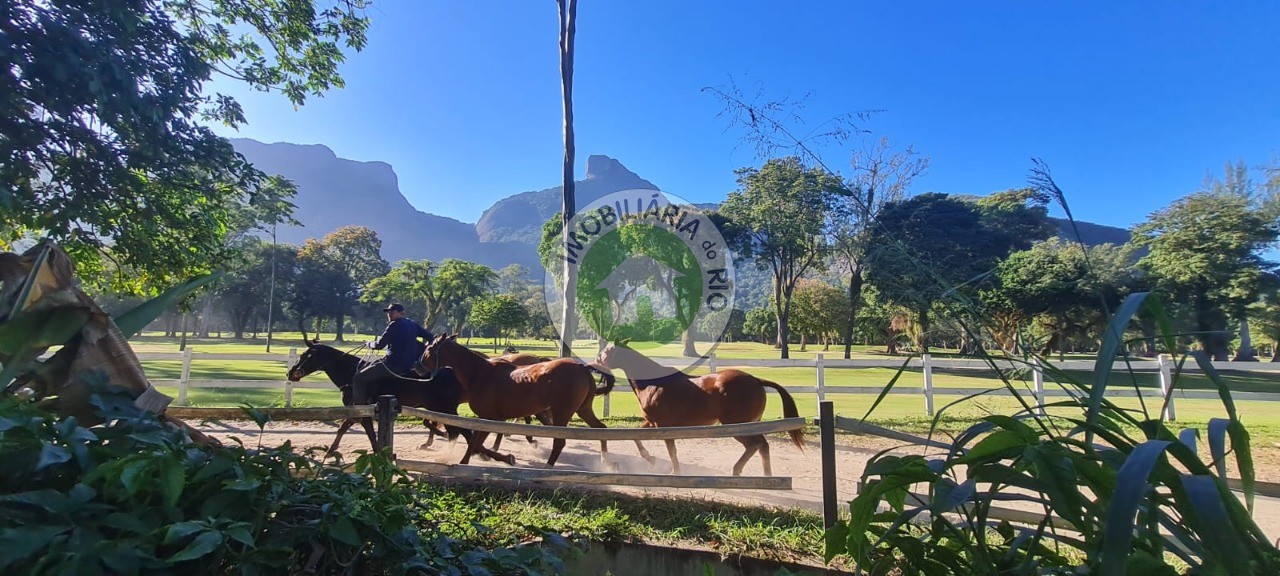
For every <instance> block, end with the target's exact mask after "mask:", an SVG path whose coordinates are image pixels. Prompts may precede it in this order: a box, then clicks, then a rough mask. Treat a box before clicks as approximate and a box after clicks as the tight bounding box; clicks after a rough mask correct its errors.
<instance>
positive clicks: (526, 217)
mask: <svg viewBox="0 0 1280 576" xmlns="http://www.w3.org/2000/svg"><path fill="white" fill-rule="evenodd" d="M563 189H564V187H563V186H556V187H555V188H547V189H546V190H539V191H537V192H522V193H520V194H516V195H515V196H508V197H506V198H503V199H502V200H499V201H497V202H495V203H494V204H493V206H491V207H489V209H488V210H485V211H484V214H482V215H481V216H480V221H479V222H477V223H476V234H477V235H478V236H479V238H480V240H482V241H484V242H502V241H513V242H526V243H530V244H533V245H534V246H537V244H538V242H539V241H541V240H542V224H543V223H544V222H546V221H547V220H548V219H550V218H551V217H552V216H555V215H556V214H557V213H559V212H560V205H561V199H560V195H561V194H562V193H563ZM633 189H640V190H657V189H658V187H657V186H654V185H653V183H651V182H649V181H648V180H645V179H644V178H641V177H639V176H637V175H636V174H635V172H632V171H630V170H628V169H627V167H626V166H623V165H622V163H621V162H619V161H617V160H614V159H613V158H610V157H608V156H590V157H588V158H587V177H586V179H583V180H579V181H577V183H576V185H575V186H574V200H575V201H576V203H577V205H578V206H585V205H587V204H590V203H591V201H592V200H595V199H597V198H600V197H601V196H604V195H606V194H610V193H612V192H618V191H621V190H633Z"/></svg>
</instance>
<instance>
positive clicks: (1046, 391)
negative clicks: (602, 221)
mask: <svg viewBox="0 0 1280 576" xmlns="http://www.w3.org/2000/svg"><path fill="white" fill-rule="evenodd" d="M138 358H139V359H141V360H163V361H174V360H180V361H181V362H182V371H181V377H180V378H179V379H178V380H152V383H153V384H155V385H158V386H176V387H177V388H178V398H177V400H176V404H177V405H179V406H184V405H186V404H187V395H188V391H189V390H190V389H191V388H259V389H279V388H283V389H284V403H285V406H286V407H292V406H293V391H294V390H295V389H298V388H305V389H322V390H332V389H333V385H332V384H330V383H328V382H289V381H287V380H192V379H191V364H192V362H199V361H225V360H239V361H259V362H280V363H281V364H282V367H281V374H282V375H283V374H284V373H285V371H287V370H288V369H289V368H290V367H292V366H293V365H294V364H295V363H297V361H298V351H297V349H296V348H290V349H289V353H288V354H216V353H200V352H195V351H194V350H193V349H192V348H187V350H186V351H184V352H160V353H156V352H148V353H141V354H138ZM656 360H657V361H658V362H659V363H661V364H664V365H668V366H684V365H686V364H687V360H686V359H681V358H657V359H656ZM1094 364H1095V363H1094V362H1093V361H1092V360H1066V361H1062V362H1056V363H1054V364H1053V367H1052V369H1053V370H1064V371H1091V370H1093V368H1094ZM702 365H704V366H706V367H707V368H708V369H709V370H710V371H712V372H715V371H717V370H720V369H724V368H739V367H741V368H751V367H758V368H812V369H813V370H814V384H813V386H784V388H786V390H787V391H788V392H791V393H793V394H816V395H817V403H818V404H821V403H822V401H823V400H825V399H826V397H827V395H828V394H871V395H876V394H880V392H881V391H882V390H883V387H882V386H832V385H829V384H828V382H829V381H831V380H832V379H833V378H832V377H833V376H834V377H836V378H837V379H838V375H839V372H840V371H841V370H843V369H857V368H893V369H898V368H901V367H903V366H904V365H905V366H906V368H907V369H908V370H911V371H912V372H913V373H915V372H917V371H918V372H919V380H917V382H919V383H920V385H918V386H916V385H896V386H894V388H893V390H891V391H890V394H896V395H902V394H906V395H919V396H922V397H923V404H924V406H923V407H924V413H925V414H926V415H929V416H932V415H933V414H934V397H935V396H969V395H973V394H982V393H985V394H987V395H989V396H1009V395H1011V393H1010V391H1009V390H1008V389H1006V388H957V387H950V386H943V387H935V386H934V384H933V380H934V371H935V370H948V371H960V370H992V369H993V368H994V369H997V370H1000V371H1002V372H1014V373H1015V376H1017V377H1027V376H1029V377H1030V381H1031V383H1032V385H1031V387H1030V388H1028V389H1027V393H1029V394H1031V395H1032V396H1034V397H1035V398H1036V403H1037V405H1039V406H1041V407H1042V409H1043V406H1044V405H1045V403H1046V400H1047V399H1048V398H1063V397H1069V396H1072V395H1073V394H1074V392H1073V391H1070V390H1067V389H1065V388H1061V387H1059V388H1045V384H1044V382H1045V379H1044V372H1045V369H1044V367H1042V366H1040V365H1039V364H1029V363H1026V362H1021V361H1013V360H1004V359H999V360H997V359H993V360H991V361H987V360H980V359H971V358H934V357H932V356H930V355H929V354H924V355H921V356H918V357H913V358H910V359H893V358H884V359H880V358H866V359H856V360H845V359H827V358H824V355H823V354H821V353H818V354H816V355H815V357H814V358H812V359H810V358H803V359H801V358H792V359H787V360H779V359H769V360H759V359H736V358H717V357H716V356H715V354H711V355H710V356H708V357H707V358H706V359H705V360H704V361H703V363H702ZM1173 366H1174V362H1173V360H1172V358H1170V357H1169V356H1168V355H1161V356H1159V357H1157V358H1156V359H1154V360H1152V359H1120V360H1117V361H1116V363H1115V365H1114V369H1115V370H1117V371H1121V370H1129V369H1132V370H1134V371H1137V372H1155V373H1158V375H1159V383H1160V387H1159V388H1143V389H1141V393H1142V395H1143V396H1144V397H1151V398H1162V397H1163V396H1164V395H1165V394H1167V393H1168V392H1169V388H1170V387H1171V386H1172V385H1173ZM1214 367H1215V368H1217V369H1218V370H1233V371H1240V372H1251V373H1264V374H1271V375H1274V376H1275V377H1276V384H1277V392H1275V393H1271V392H1232V397H1234V398H1235V399H1236V400H1256V401H1267V402H1280V362H1218V363H1215V364H1214ZM832 370H834V371H835V373H829V372H831V371H832ZM1182 370H1183V371H1184V372H1199V371H1200V369H1199V367H1198V366H1197V365H1195V363H1194V362H1190V361H1189V362H1187V363H1185V364H1184V365H1183V367H1182ZM613 391H614V393H615V394H616V393H627V394H629V393H631V389H630V387H629V386H627V384H626V382H625V381H623V382H619V383H618V385H617V386H616V387H614V390H613ZM1137 394H1138V392H1137V391H1135V390H1134V389H1133V388H1132V387H1127V386H1113V387H1111V388H1110V389H1108V391H1107V396H1108V397H1111V398H1125V397H1135V396H1137ZM1217 397H1218V393H1217V392H1216V391H1213V390H1178V391H1176V392H1175V393H1174V394H1173V395H1172V396H1171V399H1170V401H1169V406H1168V409H1167V411H1166V413H1165V414H1164V416H1165V418H1166V419H1168V420H1174V419H1175V417H1176V406H1175V399H1184V400H1199V399H1214V398H1217ZM604 415H605V416H608V415H609V397H608V396H605V398H604Z"/></svg>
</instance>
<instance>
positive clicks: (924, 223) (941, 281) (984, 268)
mask: <svg viewBox="0 0 1280 576" xmlns="http://www.w3.org/2000/svg"><path fill="white" fill-rule="evenodd" d="M1047 201H1048V198H1047V197H1045V196H1043V195H1041V194H1039V193H1036V192H1034V191H1032V190H1011V191H1007V192H1000V193H996V194H993V195H991V196H988V197H986V198H983V199H981V200H979V201H977V202H968V201H963V200H958V199H955V198H952V197H949V196H948V195H946V194H938V193H929V194H921V195H919V196H915V197H912V198H909V199H906V200H903V201H901V202H894V203H891V204H889V205H887V206H885V207H884V209H883V210H882V211H881V213H880V226H878V227H877V228H876V229H875V231H874V232H873V234H872V236H871V245H872V246H874V247H875V248H874V249H873V250H872V251H871V253H870V254H869V261H870V266H869V267H868V271H867V273H868V276H867V279H868V281H869V282H870V283H872V284H874V285H875V286H876V287H877V288H878V292H879V294H880V297H881V298H883V299H884V300H885V302H886V303H888V304H892V305H897V306H902V307H904V308H906V309H908V310H910V311H911V313H912V316H913V320H914V322H915V323H916V324H917V325H918V330H916V331H915V333H916V334H917V335H919V336H920V338H921V339H920V340H919V341H918V342H917V346H918V347H919V348H920V349H921V351H924V352H927V351H928V342H927V338H926V337H927V335H928V333H929V330H930V329H931V328H932V318H931V317H930V315H931V313H932V311H933V309H934V307H935V303H940V304H944V305H945V304H946V302H944V300H947V299H951V300H952V304H955V303H959V304H961V305H959V306H949V307H948V309H949V310H950V311H951V312H952V313H953V314H955V315H957V316H958V317H957V318H956V319H957V320H963V321H967V322H971V324H970V325H977V324H978V323H977V322H973V321H974V320H977V318H976V317H975V315H976V314H977V312H978V307H977V306H976V305H974V303H973V300H971V296H975V295H976V289H977V288H979V287H980V286H981V281H982V280H983V279H984V278H985V276H986V275H987V274H988V273H989V272H992V271H993V269H994V268H995V266H996V264H997V263H998V262H999V261H1000V260H1001V259H1003V258H1005V257H1006V256H1007V255H1008V254H1010V253H1011V252H1013V251H1015V250H1021V249H1026V248H1028V247H1030V245H1031V243H1033V242H1035V241H1036V240H1040V239H1043V238H1046V237H1047V236H1048V235H1049V234H1050V233H1051V227H1050V226H1049V225H1048V219H1047V210H1046V208H1045V205H1046V204H1047ZM959 316H965V317H964V318H960V317H959ZM961 335H962V340H964V341H963V342H962V345H961V348H962V350H965V349H968V348H969V347H970V346H971V345H972V344H973V343H971V342H968V340H967V337H968V335H969V331H968V330H962V331H961Z"/></svg>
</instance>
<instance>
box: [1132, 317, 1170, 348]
mask: <svg viewBox="0 0 1280 576" xmlns="http://www.w3.org/2000/svg"><path fill="white" fill-rule="evenodd" d="M1138 326H1139V327H1140V328H1142V355H1143V356H1146V357H1147V358H1155V357H1156V355H1157V354H1158V352H1157V350H1156V321H1155V319H1154V318H1150V317H1147V316H1145V315H1144V316H1143V318H1142V319H1141V320H1140V321H1139V322H1138ZM1170 353H1172V351H1170Z"/></svg>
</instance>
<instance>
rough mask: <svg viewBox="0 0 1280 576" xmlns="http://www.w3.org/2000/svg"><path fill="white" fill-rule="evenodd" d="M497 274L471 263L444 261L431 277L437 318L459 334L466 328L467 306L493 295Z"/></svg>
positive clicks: (469, 306)
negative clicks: (437, 313) (433, 277)
mask: <svg viewBox="0 0 1280 576" xmlns="http://www.w3.org/2000/svg"><path fill="white" fill-rule="evenodd" d="M497 281H498V275H497V274H496V273H494V271H493V269H492V268H489V267H488V266H485V265H483V264H476V263H475V262H467V261H466V260H457V259H454V258H447V259H445V261H444V262H441V263H440V269H439V270H438V271H437V272H436V275H435V295H436V297H437V299H436V303H437V304H436V305H437V307H438V309H439V310H440V312H439V313H440V317H441V318H443V319H444V320H445V321H447V322H448V323H449V324H450V325H452V326H453V331H454V332H461V331H462V330H463V329H464V328H466V326H467V318H468V317H470V315H471V307H472V306H473V305H474V304H475V303H476V302H477V301H479V300H481V299H482V298H484V297H485V296H487V295H489V294H491V293H492V292H493V289H494V286H495V285H496V283H497Z"/></svg>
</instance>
